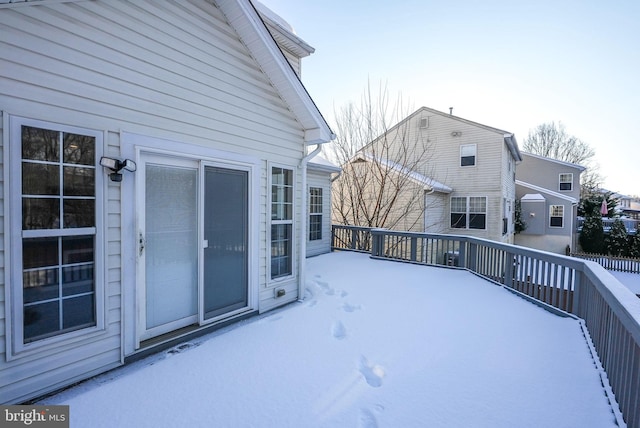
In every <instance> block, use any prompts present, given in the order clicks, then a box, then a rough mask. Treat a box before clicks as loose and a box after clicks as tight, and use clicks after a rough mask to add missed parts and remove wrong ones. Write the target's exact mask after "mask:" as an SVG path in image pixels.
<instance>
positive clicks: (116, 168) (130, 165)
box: [100, 156, 136, 183]
mask: <svg viewBox="0 0 640 428" xmlns="http://www.w3.org/2000/svg"><path fill="white" fill-rule="evenodd" d="M100 165H102V166H103V167H105V168H109V169H110V170H111V171H113V172H112V173H111V174H109V178H110V179H111V181H115V182H118V183H119V182H121V181H122V174H121V173H120V171H122V170H123V169H124V170H127V171H131V172H134V171H135V170H136V163H135V162H134V161H132V160H131V159H125V160H118V159H114V158H108V157H105V156H103V157H101V158H100Z"/></svg>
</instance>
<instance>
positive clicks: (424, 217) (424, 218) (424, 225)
mask: <svg viewBox="0 0 640 428" xmlns="http://www.w3.org/2000/svg"><path fill="white" fill-rule="evenodd" d="M435 191H436V189H434V188H433V187H432V188H431V190H429V191H428V192H424V210H423V211H422V231H423V232H425V233H426V231H427V196H429V195H431V194H432V193H433V192H435Z"/></svg>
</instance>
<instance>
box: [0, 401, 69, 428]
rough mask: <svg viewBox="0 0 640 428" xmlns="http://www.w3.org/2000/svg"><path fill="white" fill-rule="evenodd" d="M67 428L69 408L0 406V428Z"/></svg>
mask: <svg viewBox="0 0 640 428" xmlns="http://www.w3.org/2000/svg"><path fill="white" fill-rule="evenodd" d="M5 427H43V428H69V406H0V428H5Z"/></svg>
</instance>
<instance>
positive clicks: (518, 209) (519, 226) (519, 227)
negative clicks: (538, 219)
mask: <svg viewBox="0 0 640 428" xmlns="http://www.w3.org/2000/svg"><path fill="white" fill-rule="evenodd" d="M515 216H516V219H515V221H514V224H513V227H514V231H515V233H516V234H517V233H520V232H522V231H524V230H526V229H527V223H525V221H524V220H523V219H522V203H521V202H520V199H517V200H516V206H515Z"/></svg>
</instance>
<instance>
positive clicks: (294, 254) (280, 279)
mask: <svg viewBox="0 0 640 428" xmlns="http://www.w3.org/2000/svg"><path fill="white" fill-rule="evenodd" d="M273 168H282V169H288V170H290V171H291V172H292V173H293V175H292V176H293V189H292V205H291V220H272V219H271V209H272V206H271V204H272V201H271V186H272V178H273V173H272V171H273ZM267 176H268V180H267V189H268V190H267V210H266V211H267V225H268V226H267V255H268V260H267V285H269V284H274V283H280V282H283V281H288V280H291V279H292V278H295V276H296V272H297V260H298V258H297V245H296V239H297V235H296V233H297V230H296V216H297V210H296V189H297V187H298V186H297V183H296V167H295V166H292V165H286V164H280V163H275V162H268V163H267ZM277 224H291V274H290V275H283V276H279V277H277V278H272V277H271V226H272V225H277ZM305 229H306V228H305Z"/></svg>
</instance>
